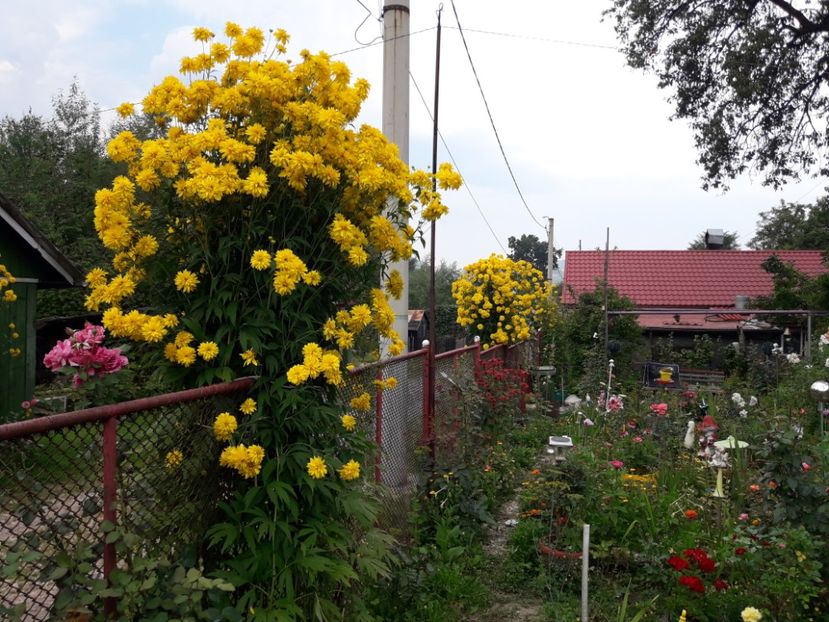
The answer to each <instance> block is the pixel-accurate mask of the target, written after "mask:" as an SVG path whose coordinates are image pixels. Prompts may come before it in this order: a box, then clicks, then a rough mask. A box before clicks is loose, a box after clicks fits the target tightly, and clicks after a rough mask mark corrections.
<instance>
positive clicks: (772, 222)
mask: <svg viewBox="0 0 829 622" xmlns="http://www.w3.org/2000/svg"><path fill="white" fill-rule="evenodd" d="M748 245H749V246H750V247H751V248H756V249H767V250H809V249H811V250H819V251H823V250H826V249H827V248H829V196H825V197H821V198H819V199H817V200H816V201H815V202H814V204H811V205H809V204H803V203H786V202H785V201H783V200H781V201H780V205H778V206H777V207H772V208H771V209H770V210H768V211H766V212H760V220H759V221H758V223H757V231H756V232H755V234H754V237H753V238H752V239H751V241H750V242H749V243H748Z"/></svg>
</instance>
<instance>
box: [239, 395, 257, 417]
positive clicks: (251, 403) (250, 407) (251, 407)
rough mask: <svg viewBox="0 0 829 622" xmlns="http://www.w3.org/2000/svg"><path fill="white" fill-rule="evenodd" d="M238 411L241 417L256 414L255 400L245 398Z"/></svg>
mask: <svg viewBox="0 0 829 622" xmlns="http://www.w3.org/2000/svg"><path fill="white" fill-rule="evenodd" d="M239 411H240V412H241V413H242V414H243V415H252V414H253V413H255V412H256V400H255V399H253V398H252V397H249V398H247V399H246V400H245V401H244V402H242V403H241V404H240V405H239Z"/></svg>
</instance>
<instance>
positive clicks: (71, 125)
mask: <svg viewBox="0 0 829 622" xmlns="http://www.w3.org/2000/svg"><path fill="white" fill-rule="evenodd" d="M52 108H53V112H52V117H51V118H49V119H46V118H43V117H41V116H38V115H35V114H32V113H31V112H29V113H27V114H25V115H23V116H22V117H20V118H13V117H9V116H5V117H3V118H2V119H0V191H2V192H3V193H4V194H5V195H6V196H8V197H9V198H10V199H11V200H12V201H13V202H14V203H15V204H16V205H17V206H18V207H19V208H20V210H21V211H22V212H23V214H24V215H25V216H26V217H27V218H28V219H29V220H31V221H32V222H33V223H34V225H35V226H36V227H38V228H39V229H40V230H41V231H42V232H43V234H44V235H45V236H46V237H47V238H49V240H50V241H51V242H52V243H53V244H55V246H57V247H58V248H59V249H60V250H61V251H62V252H63V253H64V254H65V255H66V256H67V257H68V258H69V259H70V260H72V261H73V262H74V263H75V265H77V266H78V267H79V268H80V269H81V270H82V271H85V270H87V269H88V268H90V267H92V266H93V265H95V264H99V263H102V262H103V261H104V254H103V251H102V249H101V247H100V244H98V241H97V238H96V236H95V228H94V226H93V223H92V218H93V210H92V206H93V205H94V198H95V191H96V190H97V189H98V188H99V187H101V186H105V185H108V184H109V183H111V181H112V179H113V178H114V177H115V175H116V173H117V171H118V166H117V165H116V164H114V163H113V162H111V161H109V160H108V159H107V158H106V157H105V149H104V137H103V134H102V132H101V123H100V115H99V112H98V109H97V107H95V105H94V104H92V102H90V101H89V99H87V97H86V96H85V95H84V94H83V92H82V91H81V89H80V87H79V86H78V84H77V82H73V83H72V84H71V85H70V87H69V89H68V91H66V92H60V93H58V94H57V95H56V96H55V97H54V98H53V99H52ZM85 312H86V311H85V309H84V307H83V300H82V294H81V292H79V291H73V290H69V291H66V290H60V291H58V290H44V291H41V292H38V314H39V315H40V316H41V317H42V316H47V315H72V314H76V313H85Z"/></svg>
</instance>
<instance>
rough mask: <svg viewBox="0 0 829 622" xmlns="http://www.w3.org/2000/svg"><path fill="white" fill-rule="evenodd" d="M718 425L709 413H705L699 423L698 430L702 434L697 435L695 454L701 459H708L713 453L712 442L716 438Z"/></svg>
mask: <svg viewBox="0 0 829 622" xmlns="http://www.w3.org/2000/svg"><path fill="white" fill-rule="evenodd" d="M719 429H720V426H718V425H717V422H716V421H714V418H713V417H712V416H711V415H705V417H703V419H702V423H701V424H700V431H701V432H702V434H701V435H700V437H699V453H698V454H697V455H698V456H699V457H700V458H702V459H703V460H708V459H710V458H711V456H712V454H713V453H714V442H715V441H716V440H717V430H719Z"/></svg>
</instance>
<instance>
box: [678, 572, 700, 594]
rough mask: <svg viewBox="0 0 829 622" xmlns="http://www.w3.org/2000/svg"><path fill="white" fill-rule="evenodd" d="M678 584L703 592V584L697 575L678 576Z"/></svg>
mask: <svg viewBox="0 0 829 622" xmlns="http://www.w3.org/2000/svg"><path fill="white" fill-rule="evenodd" d="M679 584H680V585H684V586H685V587H687V588H688V589H689V590H691V591H692V592H699V593H700V594H702V593H703V592H705V585H703V583H702V579H700V578H699V577H688V576H682V577H679Z"/></svg>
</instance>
